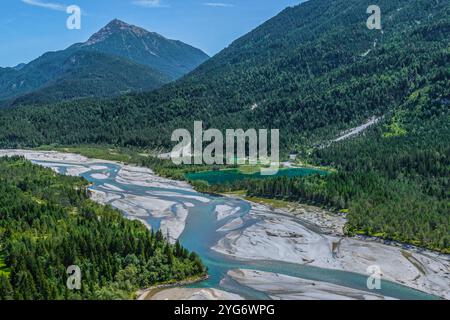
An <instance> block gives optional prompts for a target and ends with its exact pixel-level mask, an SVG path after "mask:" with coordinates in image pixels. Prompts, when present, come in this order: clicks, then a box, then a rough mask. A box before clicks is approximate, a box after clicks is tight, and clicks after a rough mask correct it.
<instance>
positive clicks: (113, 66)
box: [0, 20, 208, 105]
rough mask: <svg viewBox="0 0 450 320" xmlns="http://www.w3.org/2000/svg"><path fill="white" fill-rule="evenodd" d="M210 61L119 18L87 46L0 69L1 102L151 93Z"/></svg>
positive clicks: (198, 52)
mask: <svg viewBox="0 0 450 320" xmlns="http://www.w3.org/2000/svg"><path fill="white" fill-rule="evenodd" d="M207 58H208V56H207V55H206V54H204V53H203V52H201V51H200V50H198V49H195V48H193V47H191V46H188V45H186V44H184V43H182V42H179V41H174V40H168V39H165V38H164V37H162V36H160V35H158V34H156V33H151V32H148V31H145V30H144V29H141V28H138V27H135V26H131V25H128V24H126V23H124V22H121V21H119V20H114V21H112V22H111V23H109V24H108V25H107V26H106V27H104V28H102V29H101V30H100V31H99V32H97V33H96V34H94V35H93V36H92V37H91V38H90V39H89V40H88V41H87V42H85V43H80V44H75V45H73V46H71V47H69V48H67V49H65V50H61V51H56V52H48V53H46V54H44V55H42V56H41V57H39V58H38V59H36V60H34V61H32V62H30V63H28V64H20V65H18V66H16V67H14V68H2V69H0V100H7V101H6V102H4V103H3V105H18V104H30V103H45V102H47V103H48V102H57V101H61V100H67V99H75V98H81V97H108V96H115V95H119V94H123V93H126V92H129V91H132V92H136V91H137V92H139V91H146V90H152V89H155V88H158V87H160V86H162V85H163V84H165V83H168V82H170V81H172V80H173V79H174V78H176V77H179V76H181V75H183V74H184V73H187V72H189V71H190V70H192V69H193V68H195V67H196V66H197V65H198V64H200V63H202V62H203V61H204V60H206V59H207Z"/></svg>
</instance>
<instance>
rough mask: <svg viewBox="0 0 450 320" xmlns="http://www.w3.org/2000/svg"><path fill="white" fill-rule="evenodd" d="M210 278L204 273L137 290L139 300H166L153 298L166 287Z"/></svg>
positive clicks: (184, 284)
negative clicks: (199, 275)
mask: <svg viewBox="0 0 450 320" xmlns="http://www.w3.org/2000/svg"><path fill="white" fill-rule="evenodd" d="M207 279H208V275H204V276H201V277H196V278H192V279H186V280H183V281H177V282H173V283H162V284H159V285H156V286H153V287H150V288H147V289H142V290H139V291H138V292H136V296H137V300H166V299H152V298H154V296H155V295H156V294H157V293H158V292H161V291H162V290H165V289H172V288H176V287H183V286H187V285H190V284H195V283H198V282H202V281H205V280H207Z"/></svg>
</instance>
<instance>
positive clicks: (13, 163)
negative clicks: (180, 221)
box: [0, 157, 205, 300]
mask: <svg viewBox="0 0 450 320" xmlns="http://www.w3.org/2000/svg"><path fill="white" fill-rule="evenodd" d="M87 186H88V182H87V181H86V180H84V179H82V178H74V177H69V176H62V175H57V174H56V173H54V172H53V171H52V170H51V169H44V168H43V167H40V166H38V165H33V164H31V162H29V161H26V160H25V159H23V158H18V157H14V158H1V159H0V300H4V299H6V300H7V299H16V300H22V299H25V300H55V299H110V300H113V299H130V298H132V297H133V295H134V293H135V292H136V290H137V289H141V288H148V287H149V286H151V285H153V284H155V283H160V282H166V281H176V280H184V279H186V278H189V277H193V276H202V275H203V274H204V273H205V269H204V267H203V265H202V263H201V261H200V259H199V257H198V256H197V255H196V254H194V253H189V252H188V251H187V250H186V249H184V248H182V247H181V246H180V245H179V244H178V243H177V244H176V245H170V244H168V243H167V242H166V241H165V240H164V238H163V235H162V234H161V232H158V233H156V234H153V233H150V232H149V231H148V230H147V229H146V227H145V226H144V225H143V224H142V223H140V222H137V221H130V220H128V219H126V218H124V217H123V216H122V214H121V213H120V212H119V211H117V210H114V209H112V208H111V207H109V206H101V205H98V204H96V203H94V202H92V201H90V200H89V198H88V190H87ZM71 265H77V266H79V267H80V269H81V270H82V284H81V290H74V291H71V290H69V289H68V288H67V286H66V282H67V278H68V275H67V273H66V269H67V268H68V267H69V266H71Z"/></svg>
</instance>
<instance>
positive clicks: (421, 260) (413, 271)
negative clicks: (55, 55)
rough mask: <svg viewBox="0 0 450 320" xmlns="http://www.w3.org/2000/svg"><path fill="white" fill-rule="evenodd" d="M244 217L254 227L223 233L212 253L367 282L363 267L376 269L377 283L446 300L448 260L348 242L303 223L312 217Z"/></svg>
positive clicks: (257, 210) (449, 295) (262, 211)
mask: <svg viewBox="0 0 450 320" xmlns="http://www.w3.org/2000/svg"><path fill="white" fill-rule="evenodd" d="M318 212H319V214H322V213H321V212H320V211H318ZM250 215H251V216H254V217H255V218H257V219H258V221H259V222H257V223H255V224H251V225H250V226H249V227H247V228H243V229H238V230H233V231H231V232H228V233H227V234H226V235H225V236H224V237H222V238H221V239H220V240H219V241H218V242H217V244H216V245H215V246H214V247H213V250H215V251H216V252H219V253H221V254H225V255H228V256H232V257H234V258H238V259H244V260H269V261H284V262H291V263H296V264H302V265H311V266H315V267H320V268H324V269H335V270H342V271H349V272H355V273H359V274H363V275H367V276H369V274H368V273H367V269H368V267H369V266H377V267H379V268H380V269H381V272H382V279H385V280H389V281H392V282H396V283H399V284H402V285H405V286H408V287H411V288H414V289H417V290H420V291H423V292H427V293H430V294H434V295H437V296H440V297H443V298H445V299H450V255H444V254H439V253H436V252H432V251H428V250H424V249H420V248H415V247H411V246H408V247H398V246H390V245H386V244H382V243H379V242H375V241H364V240H360V239H354V238H348V237H345V236H343V235H342V234H336V233H335V232H334V231H336V228H334V227H332V228H330V226H329V225H328V224H327V223H322V222H323V221H328V220H323V219H321V218H320V219H318V218H315V219H309V220H308V217H310V216H311V215H313V214H312V213H310V214H309V215H306V216H303V219H304V220H301V219H298V217H297V216H296V215H295V214H293V212H288V211H283V210H282V209H277V210H276V211H273V210H271V209H270V208H268V207H267V206H264V205H261V204H256V203H252V210H251V211H250ZM305 219H306V220H305ZM304 222H307V223H306V224H305V223H304ZM311 224H312V225H314V226H316V227H317V228H311ZM333 226H334V224H333ZM323 231H325V232H323Z"/></svg>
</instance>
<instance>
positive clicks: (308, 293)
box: [223, 269, 395, 300]
mask: <svg viewBox="0 0 450 320" xmlns="http://www.w3.org/2000/svg"><path fill="white" fill-rule="evenodd" d="M227 277H229V278H230V279H232V280H234V281H236V282H237V283H239V284H240V285H243V286H246V287H249V288H252V289H254V290H257V291H260V292H264V293H265V294H267V296H268V297H269V298H270V299H272V300H395V299H393V298H391V297H387V296H383V295H380V294H377V293H376V291H374V292H372V293H369V292H367V291H362V290H357V289H352V288H347V287H343V286H339V285H335V284H331V283H327V282H322V281H311V280H306V279H302V278H297V277H290V276H286V275H283V274H278V273H271V272H262V271H257V270H247V269H235V270H230V271H228V273H227ZM223 281H224V282H226V281H227V279H224V280H223ZM280 287H282V288H283V290H280Z"/></svg>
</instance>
